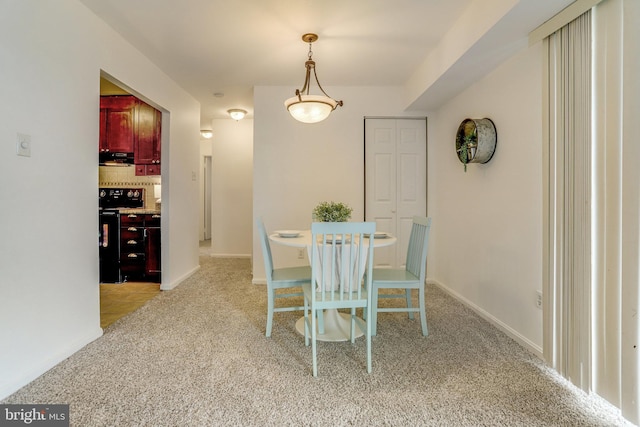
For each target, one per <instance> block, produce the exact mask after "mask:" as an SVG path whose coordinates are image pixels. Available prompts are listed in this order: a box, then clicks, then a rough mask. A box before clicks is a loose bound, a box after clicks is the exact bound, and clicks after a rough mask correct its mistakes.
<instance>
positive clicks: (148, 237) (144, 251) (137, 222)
mask: <svg viewBox="0 0 640 427" xmlns="http://www.w3.org/2000/svg"><path fill="white" fill-rule="evenodd" d="M160 238H161V234H160V215H157V214H121V215H120V271H121V275H122V280H123V281H129V282H131V281H146V282H156V283H159V282H160V274H161V258H160V253H161V250H160Z"/></svg>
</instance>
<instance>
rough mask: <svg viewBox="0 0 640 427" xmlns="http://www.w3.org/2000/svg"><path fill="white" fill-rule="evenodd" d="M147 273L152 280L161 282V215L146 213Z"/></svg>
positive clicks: (148, 278)
mask: <svg viewBox="0 0 640 427" xmlns="http://www.w3.org/2000/svg"><path fill="white" fill-rule="evenodd" d="M144 226H145V236H146V237H145V239H146V240H145V256H146V258H145V275H146V277H147V280H149V281H151V282H160V273H161V263H160V261H161V257H160V253H161V251H160V248H161V246H160V215H155V214H154V215H145V225H144Z"/></svg>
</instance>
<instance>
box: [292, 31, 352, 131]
mask: <svg viewBox="0 0 640 427" xmlns="http://www.w3.org/2000/svg"><path fill="white" fill-rule="evenodd" d="M316 40H318V35H317V34H313V33H307V34H303V35H302V41H304V42H306V43H309V54H308V58H309V59H308V60H307V61H306V62H305V63H304V66H305V68H306V70H307V71H306V74H305V77H304V85H303V86H302V89H296V96H293V97H291V98H289V99H287V100H286V101H284V105H285V107H287V110H289V114H291V117H293V118H294V119H296V120H297V121H299V122H302V123H318V122H321V121H323V120H324V119H326V118H327V117H329V114H331V112H332V111H333V110H335V109H336V107H338V106H342V105H343V103H342V101H336V100H335V99H333V98H331V97H330V96H329V95H327V93H326V92H325V91H324V89H322V86H321V85H320V81H318V75H317V74H316V63H315V61H314V60H313V59H312V57H313V52H312V51H311V43H313V42H315V41H316ZM311 73H313V80H312V79H311ZM314 80H315V82H316V83H317V85H318V89H320V92H322V95H311V94H310V93H309V89H310V87H311V83H312V81H314Z"/></svg>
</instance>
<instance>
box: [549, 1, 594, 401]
mask: <svg viewBox="0 0 640 427" xmlns="http://www.w3.org/2000/svg"><path fill="white" fill-rule="evenodd" d="M545 45H546V47H547V53H548V57H547V61H546V63H547V66H548V80H547V82H546V83H547V84H548V86H547V89H548V92H547V97H548V98H547V99H548V102H549V116H548V123H547V124H546V126H545V128H546V130H547V131H548V135H547V138H546V139H547V141H546V142H547V143H548V144H547V147H546V148H545V166H546V168H547V170H548V177H547V180H546V181H545V184H546V188H545V194H546V197H547V200H546V203H545V206H546V209H548V211H547V215H546V218H545V224H544V227H545V228H544V230H545V248H546V253H545V257H544V263H545V267H544V269H545V277H546V283H545V291H546V292H545V294H546V298H545V303H546V304H545V319H547V320H546V321H545V327H546V328H547V329H546V330H545V346H544V355H545V358H546V359H547V361H548V362H549V363H550V364H551V365H552V366H553V367H554V368H555V369H557V370H558V371H559V372H560V373H561V374H562V375H564V376H565V377H566V378H568V379H569V380H570V381H571V382H573V383H574V384H575V385H576V386H578V387H580V388H582V389H583V390H589V389H590V387H591V370H590V366H591V352H590V348H591V340H590V337H591V328H590V321H589V320H590V318H591V310H590V308H591V150H592V142H591V139H592V138H591V13H590V12H589V11H587V12H586V13H585V14H583V15H581V16H580V17H578V18H577V19H576V20H574V21H572V22H571V23H569V24H568V25H566V26H564V27H563V28H561V29H559V30H558V31H556V32H555V33H553V34H551V35H550V36H549V37H548V38H547V39H546V40H545Z"/></svg>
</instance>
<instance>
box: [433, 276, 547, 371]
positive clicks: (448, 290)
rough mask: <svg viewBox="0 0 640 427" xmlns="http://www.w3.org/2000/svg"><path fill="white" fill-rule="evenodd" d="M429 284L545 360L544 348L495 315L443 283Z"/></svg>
mask: <svg viewBox="0 0 640 427" xmlns="http://www.w3.org/2000/svg"><path fill="white" fill-rule="evenodd" d="M427 283H429V284H434V285H436V286H437V287H439V288H440V289H442V290H443V291H445V292H446V293H447V294H449V295H450V296H452V297H453V298H455V299H456V300H458V301H460V302H461V303H463V304H464V305H466V306H467V307H469V308H470V309H471V310H473V311H474V312H475V313H476V314H478V315H479V316H480V317H482V318H483V319H485V320H486V321H488V322H489V323H491V324H492V325H493V326H495V327H496V328H498V329H500V330H501V331H502V332H504V333H505V334H507V335H508V336H509V337H510V338H512V339H513V340H515V341H516V342H517V343H518V344H520V345H521V346H523V347H524V348H526V349H527V350H529V351H530V352H532V353H533V354H535V355H536V356H537V357H538V358H540V359H542V360H544V358H543V356H542V348H541V347H540V346H539V345H536V344H535V343H533V342H531V341H530V340H529V339H527V338H526V337H525V336H524V335H522V334H520V333H519V332H518V331H516V330H515V329H513V328H511V327H510V326H509V325H507V324H506V323H504V322H502V321H501V320H500V319H498V318H496V317H494V316H493V315H491V314H490V313H488V312H487V311H485V310H484V309H483V308H481V307H478V306H477V305H475V304H474V303H472V302H471V301H469V300H468V299H466V298H465V297H463V296H462V295H460V294H459V293H457V292H456V291H454V290H453V289H451V288H449V287H447V286H445V285H444V284H443V283H440V282H439V281H437V280H435V279H427Z"/></svg>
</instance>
